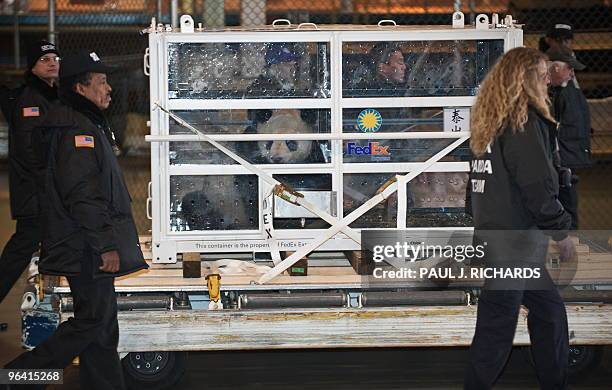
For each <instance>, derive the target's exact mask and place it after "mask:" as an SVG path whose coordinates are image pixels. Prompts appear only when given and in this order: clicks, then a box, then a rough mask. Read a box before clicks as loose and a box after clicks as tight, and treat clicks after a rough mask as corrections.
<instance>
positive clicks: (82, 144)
mask: <svg viewBox="0 0 612 390" xmlns="http://www.w3.org/2000/svg"><path fill="white" fill-rule="evenodd" d="M74 146H75V147H77V148H93V147H94V137H93V136H91V135H75V136H74Z"/></svg>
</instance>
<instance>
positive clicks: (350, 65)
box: [342, 39, 504, 97]
mask: <svg viewBox="0 0 612 390" xmlns="http://www.w3.org/2000/svg"><path fill="white" fill-rule="evenodd" d="M503 52H504V41H503V40H501V39H499V40H464V41H460V40H454V41H407V42H401V41H395V42H347V43H344V44H343V45H342V74H343V77H342V95H343V97H365V96H372V97H400V96H474V95H476V92H477V91H478V86H479V85H480V83H481V81H482V80H483V79H484V76H485V75H486V73H487V72H488V70H489V69H490V68H491V67H492V66H493V64H494V63H495V61H496V60H497V58H499V56H501V55H502V54H503ZM396 53H399V54H396ZM381 62H383V63H385V64H387V66H384V67H383V69H381V66H380V63H381Z"/></svg>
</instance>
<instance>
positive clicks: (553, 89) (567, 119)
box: [546, 47, 591, 230]
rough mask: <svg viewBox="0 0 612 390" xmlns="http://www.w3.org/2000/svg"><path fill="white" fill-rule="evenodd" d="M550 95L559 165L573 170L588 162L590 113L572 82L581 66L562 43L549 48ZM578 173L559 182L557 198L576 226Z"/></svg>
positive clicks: (574, 226)
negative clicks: (559, 157) (557, 126)
mask: <svg viewBox="0 0 612 390" xmlns="http://www.w3.org/2000/svg"><path fill="white" fill-rule="evenodd" d="M546 54H547V55H548V57H549V58H550V61H552V64H551V65H550V79H551V81H550V95H551V102H552V113H553V115H554V116H555V119H556V120H557V121H558V122H559V134H558V138H559V154H560V156H561V165H562V166H563V167H564V168H570V169H571V170H572V171H574V170H575V169H576V168H584V167H588V166H590V165H591V115H590V113H589V105H588V103H587V100H586V98H585V97H584V94H583V93H582V91H581V90H580V89H579V88H577V87H576V86H575V83H573V82H572V80H573V79H574V77H575V75H574V70H583V69H584V68H585V66H584V65H583V64H582V63H580V62H579V61H578V60H577V59H576V56H575V55H574V52H573V51H572V50H570V49H568V48H565V47H557V48H551V49H549V50H548V51H547V52H546ZM577 186H578V176H577V175H576V174H575V173H574V172H572V175H571V182H567V183H560V187H559V201H560V202H561V204H562V205H563V207H564V208H565V210H567V212H568V213H570V214H571V216H572V229H573V230H576V229H577V228H578V188H577Z"/></svg>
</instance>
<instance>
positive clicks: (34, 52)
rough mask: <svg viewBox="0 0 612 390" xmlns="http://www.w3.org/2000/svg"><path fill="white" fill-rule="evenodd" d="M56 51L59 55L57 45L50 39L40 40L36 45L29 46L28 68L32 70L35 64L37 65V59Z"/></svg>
mask: <svg viewBox="0 0 612 390" xmlns="http://www.w3.org/2000/svg"><path fill="white" fill-rule="evenodd" d="M49 53H54V54H55V55H58V56H59V52H58V51H57V48H56V47H55V45H54V44H53V43H51V42H49V41H45V40H42V41H38V42H36V43H35V44H34V45H32V46H30V47H29V48H28V54H27V59H28V69H30V70H32V68H33V67H34V65H36V61H38V59H39V58H40V57H42V56H44V55H45V54H49Z"/></svg>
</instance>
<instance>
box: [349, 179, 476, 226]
mask: <svg viewBox="0 0 612 390" xmlns="http://www.w3.org/2000/svg"><path fill="white" fill-rule="evenodd" d="M402 174H403V173H402ZM395 176H396V174H395V173H356V174H345V175H344V199H343V209H344V216H346V215H348V214H349V213H351V212H352V211H354V210H355V209H357V208H358V207H359V206H361V205H362V204H363V203H365V202H366V201H368V200H369V199H370V198H372V197H373V196H374V195H376V194H377V193H378V192H380V191H382V188H383V186H384V184H385V183H386V182H387V180H389V179H391V178H393V177H395ZM467 180H468V174H467V172H423V173H421V174H420V175H418V176H417V177H415V178H414V179H412V180H411V181H410V182H408V186H407V205H408V208H407V212H406V226H407V227H459V226H472V220H471V217H470V216H469V215H468V214H467V213H466V209H465V204H466V188H467ZM397 194H398V193H397V192H395V193H394V194H393V195H392V196H390V197H389V198H387V199H386V200H385V201H384V202H381V203H379V204H378V205H376V206H375V207H374V208H372V209H371V210H370V211H368V212H367V213H365V214H364V215H363V216H361V217H359V218H358V219H357V220H356V221H355V222H353V223H352V224H351V227H353V228H395V227H397V196H398V195H397Z"/></svg>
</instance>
